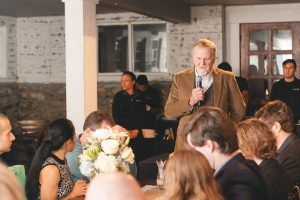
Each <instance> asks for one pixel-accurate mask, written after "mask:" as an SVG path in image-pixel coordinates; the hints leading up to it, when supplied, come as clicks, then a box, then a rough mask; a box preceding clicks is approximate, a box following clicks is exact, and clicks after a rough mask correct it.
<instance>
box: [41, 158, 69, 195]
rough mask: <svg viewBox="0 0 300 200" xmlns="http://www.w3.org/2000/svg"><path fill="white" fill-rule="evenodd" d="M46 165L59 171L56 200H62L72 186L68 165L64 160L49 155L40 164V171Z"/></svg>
mask: <svg viewBox="0 0 300 200" xmlns="http://www.w3.org/2000/svg"><path fill="white" fill-rule="evenodd" d="M47 165H55V166H56V167H57V168H58V170H59V174H60V180H59V184H58V194H57V200H60V199H63V198H64V197H66V196H67V195H69V194H70V192H71V191H72V188H73V186H74V182H73V181H72V178H71V172H70V169H69V167H68V164H67V162H66V161H65V160H61V159H59V158H58V157H57V156H55V155H53V154H51V155H50V156H49V157H48V158H46V160H45V161H44V163H43V164H42V169H43V168H44V167H46V166H47Z"/></svg>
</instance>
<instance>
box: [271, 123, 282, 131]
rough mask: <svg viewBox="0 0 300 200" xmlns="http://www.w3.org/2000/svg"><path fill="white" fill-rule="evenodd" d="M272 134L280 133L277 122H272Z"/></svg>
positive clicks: (279, 126)
mask: <svg viewBox="0 0 300 200" xmlns="http://www.w3.org/2000/svg"><path fill="white" fill-rule="evenodd" d="M271 130H272V132H273V133H275V134H277V133H279V132H280V131H281V125H280V123H279V122H274V124H273V126H272V128H271Z"/></svg>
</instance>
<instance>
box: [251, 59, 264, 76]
mask: <svg viewBox="0 0 300 200" xmlns="http://www.w3.org/2000/svg"><path fill="white" fill-rule="evenodd" d="M249 59H250V60H249V63H250V65H249V69H248V70H249V76H250V77H255V76H263V75H267V74H268V58H267V56H266V55H261V56H258V55H251V56H249Z"/></svg>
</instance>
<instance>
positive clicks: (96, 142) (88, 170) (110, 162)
mask: <svg viewBox="0 0 300 200" xmlns="http://www.w3.org/2000/svg"><path fill="white" fill-rule="evenodd" d="M124 137H125V138H126V140H125V142H122V138H124ZM129 140H130V138H129V137H128V135H127V134H126V133H124V132H123V133H114V132H113V131H112V129H111V128H108V129H98V130H96V131H94V132H93V133H92V134H91V136H90V137H89V138H88V144H87V145H85V146H83V152H82V154H80V155H79V160H80V166H79V169H80V171H81V173H82V174H83V175H85V176H86V177H88V178H90V179H91V178H93V177H94V176H95V175H96V174H99V173H107V172H117V171H124V172H129V166H128V164H129V163H131V164H133V163H134V154H133V151H132V149H131V148H130V147H128V146H127V145H128V143H129Z"/></svg>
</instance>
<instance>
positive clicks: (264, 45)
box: [249, 30, 269, 51]
mask: <svg viewBox="0 0 300 200" xmlns="http://www.w3.org/2000/svg"><path fill="white" fill-rule="evenodd" d="M249 34H250V44H249V48H250V51H263V50H267V49H268V46H269V45H268V31H263V30H255V31H250V33H249Z"/></svg>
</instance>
